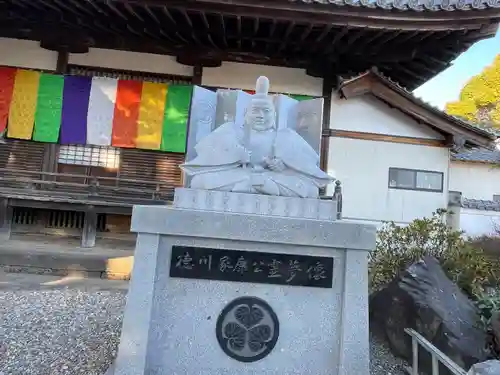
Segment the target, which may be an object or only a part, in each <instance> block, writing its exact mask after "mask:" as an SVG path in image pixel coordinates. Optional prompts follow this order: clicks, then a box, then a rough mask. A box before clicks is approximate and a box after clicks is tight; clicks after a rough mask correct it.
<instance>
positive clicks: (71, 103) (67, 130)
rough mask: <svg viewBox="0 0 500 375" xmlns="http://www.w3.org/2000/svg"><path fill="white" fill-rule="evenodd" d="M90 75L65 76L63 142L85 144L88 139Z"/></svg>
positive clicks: (62, 123)
mask: <svg viewBox="0 0 500 375" xmlns="http://www.w3.org/2000/svg"><path fill="white" fill-rule="evenodd" d="M91 82H92V80H91V78H90V77H80V76H66V77H64V90H63V105H62V116H61V137H60V139H61V144H78V145H84V144H85V143H86V141H87V110H88V107H89V96H90V86H91Z"/></svg>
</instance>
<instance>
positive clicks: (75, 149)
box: [58, 145, 120, 169]
mask: <svg viewBox="0 0 500 375" xmlns="http://www.w3.org/2000/svg"><path fill="white" fill-rule="evenodd" d="M58 162H59V163H60V164H71V165H83V166H87V167H103V168H108V169H117V168H118V167H119V166H120V149H119V148H115V147H106V146H81V145H61V146H60V147H59V158H58Z"/></svg>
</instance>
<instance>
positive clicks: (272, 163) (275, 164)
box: [264, 158, 286, 172]
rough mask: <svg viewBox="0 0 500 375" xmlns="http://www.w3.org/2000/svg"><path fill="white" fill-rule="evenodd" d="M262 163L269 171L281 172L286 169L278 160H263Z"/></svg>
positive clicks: (281, 161)
mask: <svg viewBox="0 0 500 375" xmlns="http://www.w3.org/2000/svg"><path fill="white" fill-rule="evenodd" d="M264 163H265V165H266V166H267V168H269V169H270V170H271V171H274V172H283V171H284V170H285V169H286V165H285V163H283V160H281V159H279V158H265V159H264Z"/></svg>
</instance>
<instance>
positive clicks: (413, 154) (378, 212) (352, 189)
mask: <svg viewBox="0 0 500 375" xmlns="http://www.w3.org/2000/svg"><path fill="white" fill-rule="evenodd" d="M330 128H332V129H341V130H350V131H356V132H365V133H378V134H389V135H396V136H406V137H419V138H433V139H437V138H440V135H439V134H438V133H435V132H434V131H433V130H432V129H430V128H429V127H427V126H425V125H421V124H418V123H416V122H415V121H414V120H413V119H411V118H409V117H408V116H406V115H404V114H401V112H399V111H396V110H393V109H390V108H388V107H387V106H386V105H385V104H384V103H382V102H379V101H378V100H377V99H374V98H370V97H369V96H364V97H360V98H353V99H338V98H337V99H334V102H333V103H332V112H331V120H330ZM391 167H393V168H405V169H418V170H428V171H435V172H442V173H443V174H444V180H443V181H444V182H443V191H442V192H430V191H415V190H400V189H391V188H389V168H391ZM328 169H329V172H330V173H332V174H334V175H335V176H336V177H337V178H338V179H339V180H340V181H341V182H342V193H343V207H342V209H343V215H344V217H345V218H346V219H350V220H355V221H368V222H372V223H375V224H376V223H381V222H383V221H395V222H397V223H400V224H405V223H409V222H411V221H412V220H414V219H415V218H418V217H425V216H429V215H431V214H432V212H434V211H435V210H436V209H438V208H446V206H447V202H448V171H449V149H448V148H445V147H432V146H425V145H413V144H403V143H390V142H381V141H371V140H363V139H352V138H341V137H331V138H330V144H329V157H328Z"/></svg>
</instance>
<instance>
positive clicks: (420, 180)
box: [389, 168, 444, 192]
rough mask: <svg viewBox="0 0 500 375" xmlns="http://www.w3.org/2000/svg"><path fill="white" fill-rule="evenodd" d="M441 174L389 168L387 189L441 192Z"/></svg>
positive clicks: (442, 178)
mask: <svg viewBox="0 0 500 375" xmlns="http://www.w3.org/2000/svg"><path fill="white" fill-rule="evenodd" d="M443 180H444V174H443V172H434V171H424V170H418V169H405V168H389V188H391V189H403V190H420V191H433V192H442V191H443Z"/></svg>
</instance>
